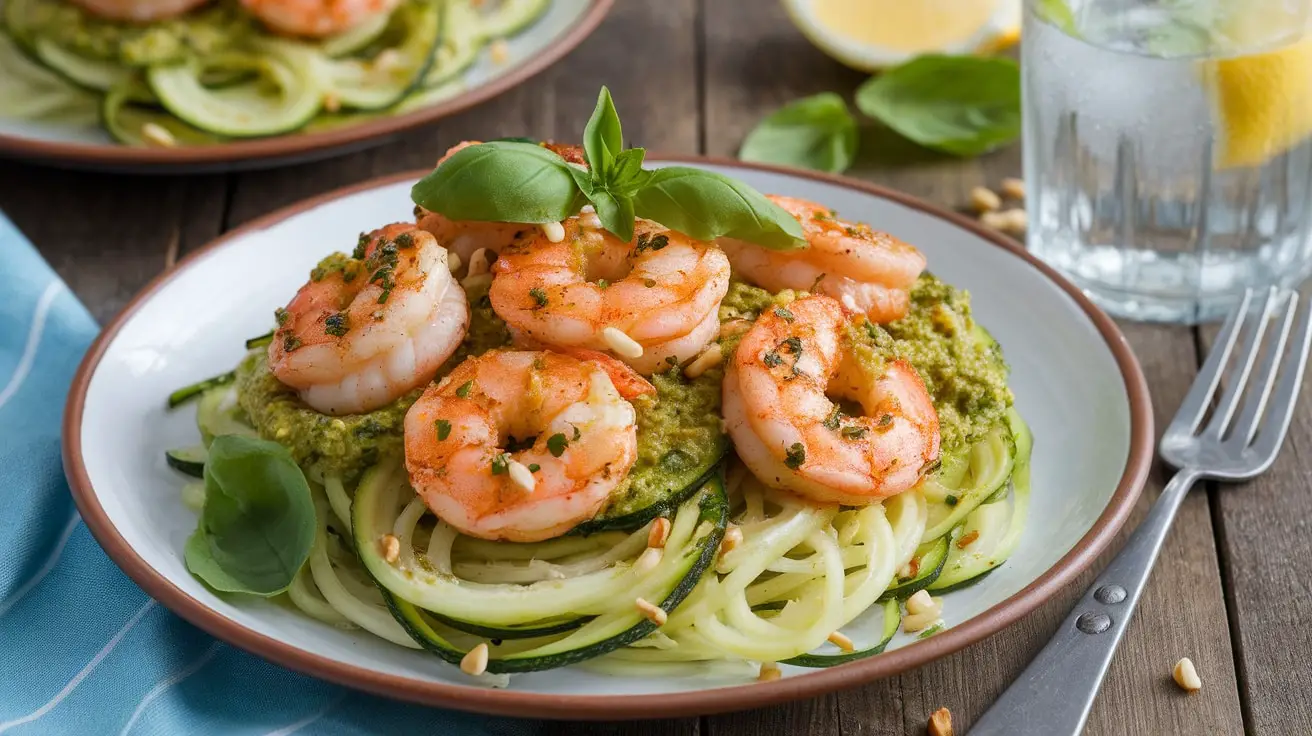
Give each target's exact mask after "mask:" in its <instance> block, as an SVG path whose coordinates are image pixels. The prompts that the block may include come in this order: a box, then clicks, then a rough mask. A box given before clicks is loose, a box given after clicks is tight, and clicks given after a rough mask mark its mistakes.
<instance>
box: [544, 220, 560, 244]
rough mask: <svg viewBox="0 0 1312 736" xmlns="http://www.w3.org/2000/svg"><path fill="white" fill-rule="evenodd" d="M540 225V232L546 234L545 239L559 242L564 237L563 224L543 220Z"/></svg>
mask: <svg viewBox="0 0 1312 736" xmlns="http://www.w3.org/2000/svg"><path fill="white" fill-rule="evenodd" d="M541 227H542V234H543V235H545V236H547V240H549V241H551V242H553V243H559V242H560V241H562V240H564V239H565V226H564V225H562V224H560V223H559V222H544V223H542V226H541Z"/></svg>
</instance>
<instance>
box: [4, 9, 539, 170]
mask: <svg viewBox="0 0 1312 736" xmlns="http://www.w3.org/2000/svg"><path fill="white" fill-rule="evenodd" d="M3 5H4V10H5V18H4V20H5V22H4V24H3V25H2V26H0V68H5V69H10V70H14V73H12V74H7V75H0V102H2V101H4V100H7V99H11V98H12V100H13V104H7V105H0V109H4V110H5V114H9V115H17V116H18V117H22V118H26V119H42V120H51V121H69V122H77V123H79V124H90V123H91V122H92V121H94V120H95V119H96V117H97V112H98V113H99V119H100V123H101V125H102V127H103V128H104V129H105V131H106V132H107V133H109V135H110V136H111V137H113V138H114V139H115V140H117V141H119V142H120V143H123V144H125V145H129V146H139V147H146V146H152V147H173V146H204V145H214V144H220V143H224V142H226V141H229V140H231V139H234V138H251V137H264V136H274V135H285V134H289V133H294V132H298V131H321V130H327V129H332V128H337V127H341V126H344V125H352V124H357V123H360V122H363V121H366V120H369V119H373V118H377V117H379V116H382V115H390V114H399V113H404V112H409V111H411V110H415V109H419V108H421V107H424V106H430V105H433V104H436V103H437V102H439V101H441V100H444V99H448V98H449V97H451V96H453V95H455V94H458V93H459V92H461V91H462V90H463V89H464V85H463V82H462V81H461V77H462V75H463V73H464V72H465V70H466V69H467V68H468V67H469V66H470V65H471V64H473V63H474V62H475V61H476V60H477V59H478V58H479V57H480V55H482V54H483V53H485V50H486V48H487V46H488V45H489V44H490V43H491V42H493V41H495V40H497V39H500V38H506V37H509V36H512V35H514V34H516V33H518V32H520V31H522V30H523V29H524V28H526V27H528V26H529V25H531V24H533V23H534V22H536V21H537V20H538V19H539V18H540V17H541V16H542V14H543V13H545V12H546V10H547V8H548V6H549V0H500V1H499V2H497V1H493V2H487V1H483V2H480V1H479V0H404V1H403V2H402V3H401V5H400V6H399V7H398V8H397V9H396V10H395V11H393V12H392V13H391V14H390V15H384V16H375V17H372V18H370V19H368V20H366V21H365V22H363V23H362V24H361V25H359V26H358V27H356V28H352V29H349V30H347V31H344V32H342V33H339V34H337V35H335V36H330V37H327V38H324V39H318V40H312V39H289V38H285V37H282V36H278V35H275V34H273V33H271V32H268V31H266V30H264V28H263V26H261V25H260V24H259V23H257V22H255V21H254V20H253V19H251V18H249V17H247V16H243V15H241V14H242V13H243V11H241V10H240V9H239V8H238V7H237V6H236V5H235V4H233V6H232V7H231V8H227V7H226V6H225V7H224V8H208V9H206V8H201V9H198V10H196V11H193V12H191V13H188V14H187V15H185V16H183V17H181V18H177V19H172V20H170V21H167V22H165V23H166V24H167V28H163V27H161V28H160V29H158V30H159V34H157V36H156V37H155V40H156V42H161V39H166V40H167V42H168V43H169V44H173V46H170V48H172V49H173V50H172V51H170V52H169V53H161V52H160V51H159V48H160V46H159V45H158V43H157V44H156V45H155V46H154V47H150V46H149V45H145V46H143V43H144V42H143V41H142V39H144V38H145V37H146V34H147V32H148V31H151V30H156V29H153V28H140V27H136V26H131V27H128V26H122V25H119V24H115V23H113V22H111V21H106V20H102V19H98V18H95V17H92V16H89V15H85V14H83V13H82V12H81V11H80V10H79V9H77V8H76V7H75V6H71V5H69V4H67V2H66V0H10V1H9V2H7V3H4V4H3ZM70 15H71V16H75V17H76V19H77V22H78V23H80V24H85V25H86V26H88V27H90V28H91V30H93V31H104V33H102V34H95V33H93V34H90V36H89V37H95V38H98V39H102V41H103V39H114V38H119V37H121V38H122V39H124V40H123V41H122V43H123V44H124V46H123V48H122V49H119V48H118V47H117V46H115V45H114V44H116V43H119V42H117V41H112V42H111V41H105V42H103V43H102V42H98V45H94V46H95V47H94V48H92V47H91V46H87V45H86V43H82V42H78V41H77V40H76V39H77V38H78V37H76V36H70V35H69V34H68V33H66V32H64V28H63V26H64V24H66V22H67V21H68V19H69V17H70ZM161 25H163V24H161ZM234 29H237V30H234ZM170 33H179V34H186V35H183V36H181V40H177V39H174V38H173V37H172V36H170V35H169V34H170ZM102 37H103V38H102ZM198 39H200V40H198ZM77 43H82V45H76V44H77ZM105 43H108V44H109V45H108V46H107V47H104V48H102V47H103V46H105ZM130 44H135V46H133V48H134V49H141V48H153V49H154V50H153V51H151V52H150V53H152V54H154V55H153V56H147V57H144V60H143V58H142V57H139V56H132V55H131V54H130V53H129V52H128V51H127V50H126V49H128V48H129V45H130ZM175 47H176V48H175ZM116 54H117V55H116ZM118 55H121V56H122V57H123V58H119V56H118ZM73 110H76V111H77V113H76V115H74V114H71V113H72V111H73Z"/></svg>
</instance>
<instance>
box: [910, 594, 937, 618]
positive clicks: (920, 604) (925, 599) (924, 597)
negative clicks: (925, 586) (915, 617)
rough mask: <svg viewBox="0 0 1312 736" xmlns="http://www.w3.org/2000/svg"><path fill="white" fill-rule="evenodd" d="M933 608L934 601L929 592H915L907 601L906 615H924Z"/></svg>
mask: <svg viewBox="0 0 1312 736" xmlns="http://www.w3.org/2000/svg"><path fill="white" fill-rule="evenodd" d="M933 608H934V599H933V598H931V597H930V595H929V591H926V590H917V591H916V592H915V593H913V594H912V595H911V597H910V598H908V599H907V613H925V612H927V611H930V610H932V609H933Z"/></svg>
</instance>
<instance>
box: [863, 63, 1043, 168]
mask: <svg viewBox="0 0 1312 736" xmlns="http://www.w3.org/2000/svg"><path fill="white" fill-rule="evenodd" d="M856 104H857V107H858V108H860V109H861V111H862V112H864V113H865V114H867V115H869V116H871V117H873V118H876V119H878V120H880V121H882V122H883V123H884V124H885V125H887V126H888V127H890V128H892V129H893V130H895V131H897V132H898V133H900V134H902V135H903V136H905V137H907V138H909V139H911V140H913V141H915V142H916V143H919V144H920V145H922V146H925V147H927V148H933V149H936V150H939V151H944V152H947V153H952V154H956V155H958V156H976V155H979V154H981V153H987V152H988V151H991V150H993V149H995V148H998V147H999V146H1003V145H1006V144H1008V143H1011V142H1012V141H1014V140H1016V138H1018V137H1019V136H1020V129H1021V115H1020V66H1019V65H1017V64H1016V62H1014V61H1012V60H1010V59H1004V58H980V57H975V56H941V55H928V56H921V57H918V58H916V59H913V60H911V61H909V62H907V63H906V64H903V65H902V66H899V67H897V68H895V69H890V70H889V71H887V72H885V73H883V74H882V75H880V76H877V77H875V78H873V79H871V80H870V81H868V82H866V83H865V84H862V85H861V87H860V88H858V89H857V91H856Z"/></svg>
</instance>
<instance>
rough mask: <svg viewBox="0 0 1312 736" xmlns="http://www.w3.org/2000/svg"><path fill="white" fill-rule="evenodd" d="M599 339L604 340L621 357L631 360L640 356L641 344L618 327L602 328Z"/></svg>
mask: <svg viewBox="0 0 1312 736" xmlns="http://www.w3.org/2000/svg"><path fill="white" fill-rule="evenodd" d="M601 339H603V340H605V341H606V345H607V346H609V347H610V349H611V350H613V351H615V354H616V355H618V356H620V357H621V358H629V359H630V360H632V359H634V358H641V357H642V346H641V345H639V344H638V341H637V340H634V339H633V338H631V337H629V336H628V335H627V334H625V333H624V331H623V330H621V329H619V328H618V327H607V328H606V329H604V330H602V331H601Z"/></svg>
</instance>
